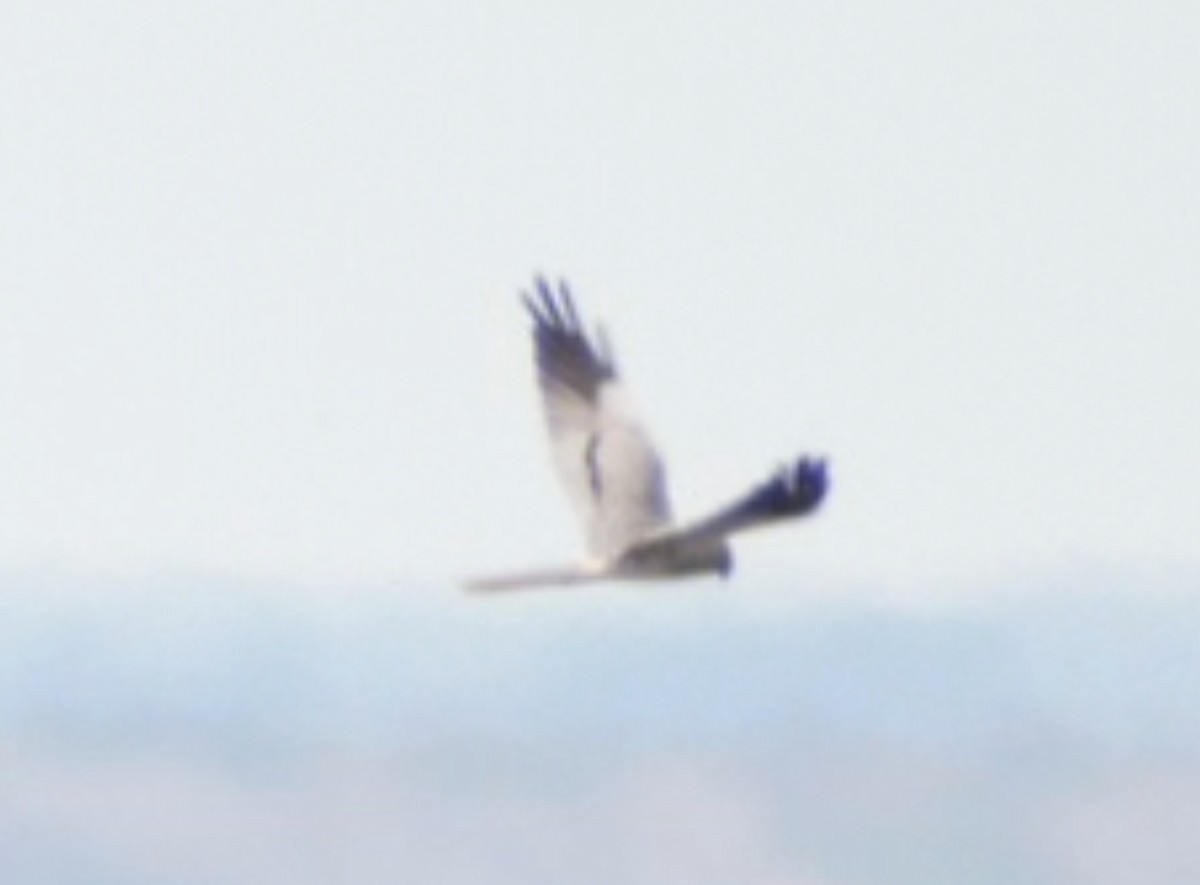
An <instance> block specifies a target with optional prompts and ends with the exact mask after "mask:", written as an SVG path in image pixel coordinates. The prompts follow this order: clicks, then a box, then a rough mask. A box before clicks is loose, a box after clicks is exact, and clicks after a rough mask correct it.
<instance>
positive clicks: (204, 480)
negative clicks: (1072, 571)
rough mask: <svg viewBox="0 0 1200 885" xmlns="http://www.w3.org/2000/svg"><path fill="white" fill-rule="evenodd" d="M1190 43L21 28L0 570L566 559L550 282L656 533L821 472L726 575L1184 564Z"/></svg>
mask: <svg viewBox="0 0 1200 885" xmlns="http://www.w3.org/2000/svg"><path fill="white" fill-rule="evenodd" d="M1197 45H1200V12H1197V11H1196V7H1194V6H1193V5H1191V4H1187V3H1182V2H1179V3H1148V4H1147V3H1138V4H1134V3H1100V4H1097V3H1090V2H1060V3H1041V2H1039V3H1032V2H1018V3H1005V4H992V5H990V6H988V7H986V8H979V7H970V8H965V7H962V6H961V5H960V4H951V3H915V4H901V5H896V4H878V3H876V4H853V3H851V4H808V5H807V6H804V5H801V4H792V3H749V4H724V3H689V4H679V3H651V4H643V3H604V4H600V3H595V4H557V3H533V2H522V3H459V4H447V3H399V4H397V3H374V4H370V3H360V4H332V3H331V4H315V3H300V4H287V5H276V4H261V3H249V4H247V3H228V4H218V3H205V4H186V5H184V4H153V3H124V4H75V5H73V6H71V5H68V6H66V7H64V6H49V5H45V4H35V3H19V4H12V5H10V6H9V7H7V9H6V14H5V26H4V28H3V31H2V32H0V59H2V60H0V72H2V74H3V76H2V77H0V107H3V113H2V114H0V168H2V169H3V173H2V174H0V303H2V304H3V306H4V310H3V321H2V322H0V415H2V416H3V421H2V422H0V489H3V494H0V562H3V563H6V564H9V565H17V566H23V565H29V564H38V563H44V562H47V561H51V562H57V563H67V564H70V565H71V566H72V567H84V568H98V569H102V570H110V571H111V570H116V571H147V570H150V571H152V570H155V569H162V568H202V569H211V570H216V571H219V572H222V573H246V574H258V575H272V576H278V577H282V578H287V579H289V580H301V581H324V580H327V579H339V580H347V579H353V580H364V579H365V580H371V581H393V580H402V579H405V578H409V577H414V576H415V577H421V578H426V579H434V580H435V585H436V586H438V587H443V586H444V587H446V588H447V589H448V588H449V587H451V586H452V580H453V579H455V578H456V577H457V576H459V575H461V574H464V573H469V572H477V571H480V570H483V569H488V570H490V569H495V568H500V567H505V566H510V565H524V564H529V563H534V562H538V561H541V560H544V559H551V560H557V559H561V558H562V556H563V555H565V554H569V553H571V552H572V551H573V550H575V549H576V545H577V539H576V534H575V531H574V526H573V525H571V523H570V522H569V521H568V516H567V509H566V506H565V503H564V502H563V501H562V500H561V497H560V495H559V492H558V489H557V488H556V487H555V485H554V480H553V478H552V476H551V474H550V471H549V469H548V467H547V463H546V459H545V450H544V443H543V440H542V437H541V425H540V418H539V416H538V414H537V411H536V402H535V400H534V392H533V390H532V386H531V384H530V379H529V366H528V341H527V340H526V326H525V320H524V318H523V316H522V315H521V313H520V310H519V308H518V305H517V302H516V298H515V295H516V291H517V289H518V288H519V287H521V286H522V285H524V284H526V282H527V280H528V279H529V277H530V275H531V274H532V273H533V272H534V271H536V270H544V271H546V272H548V273H551V274H560V273H561V274H563V275H566V276H567V277H568V278H569V279H570V280H571V282H572V283H573V285H574V287H575V290H576V293H577V295H578V297H579V300H580V302H581V304H582V307H583V309H584V310H585V311H586V312H587V313H588V314H589V315H592V316H602V317H603V318H604V319H605V321H606V323H607V325H608V327H609V330H610V332H611V334H612V336H613V338H614V340H615V345H616V348H617V353H618V357H619V358H620V360H621V362H622V365H623V367H624V369H625V370H626V374H627V376H628V377H629V379H630V381H631V383H632V385H633V388H634V392H635V394H636V396H637V397H638V400H639V402H640V404H641V406H642V407H643V410H644V413H645V414H646V416H647V419H648V421H649V423H650V425H651V428H652V430H653V431H654V432H655V434H656V436H657V438H658V441H659V442H660V444H661V445H662V447H663V448H664V450H665V452H666V454H667V456H668V458H669V465H670V468H671V477H672V480H673V486H674V496H675V499H676V502H677V504H678V509H679V510H681V511H684V512H692V511H695V510H697V509H700V508H703V507H705V506H707V505H710V504H713V503H718V502H720V501H721V500H722V499H723V498H724V497H725V496H727V495H731V494H735V493H737V492H739V491H741V490H742V489H743V488H744V487H745V486H746V485H747V484H748V483H750V482H753V481H756V480H758V479H759V478H760V477H761V476H762V475H763V474H764V472H765V471H767V470H769V469H771V468H772V467H773V466H774V465H775V464H776V463H777V462H778V461H780V460H782V459H784V458H787V457H789V456H791V455H793V454H795V453H797V452H799V451H806V450H813V451H818V452H825V453H828V454H829V455H830V456H831V458H832V461H833V469H834V482H835V485H834V490H833V497H832V499H831V501H830V506H829V508H828V512H827V513H826V514H825V515H824V516H823V517H822V518H821V519H820V520H819V521H816V522H814V523H812V524H811V525H808V526H803V527H797V528H795V529H790V530H786V531H782V530H781V531H778V532H775V533H774V534H771V535H763V536H762V537H761V538H757V539H751V540H748V541H746V542H744V543H742V544H741V545H739V552H740V555H741V572H740V575H741V580H742V581H745V582H750V583H751V586H754V584H753V582H755V581H756V580H757V579H760V578H768V577H771V576H779V575H788V576H791V577H793V578H795V579H796V580H795V584H794V585H793V586H810V587H813V588H816V589H820V588H822V587H828V586H836V585H846V584H864V583H866V584H871V585H878V586H883V587H887V588H892V589H895V590H896V591H897V592H898V593H901V594H903V593H907V592H909V591H915V590H917V589H918V588H923V587H928V586H956V585H958V584H959V583H960V582H961V581H963V580H970V581H971V582H972V583H973V584H979V583H986V582H987V581H989V580H992V579H994V578H999V577H1003V576H1005V575H1012V574H1021V573H1026V572H1028V571H1030V570H1036V569H1046V568H1074V567H1081V566H1086V565H1093V564H1096V563H1106V564H1113V565H1118V566H1132V567H1138V568H1147V567H1153V566H1155V565H1156V564H1160V563H1162V564H1165V563H1171V562H1180V561H1186V562H1194V561H1195V556H1194V550H1195V531H1196V526H1197V525H1200V467H1198V466H1197V452H1200V407H1198V406H1197V395H1196V390H1197V386H1198V384H1200V359H1198V358H1197V356H1196V353H1195V347H1196V340H1197V337H1198V334H1200V299H1198V297H1197V293H1198V292H1200V257H1198V256H1200V252H1198V251H1197V249H1196V244H1197V242H1200V217H1198V215H1197V208H1196V207H1197V206H1200V171H1198V170H1200V166H1198V164H1197V160H1196V158H1197V157H1198V156H1200V121H1198V115H1200V77H1197V75H1196V72H1195V57H1194V53H1195V47H1196V46H1197ZM443 580H444V583H442V581H443Z"/></svg>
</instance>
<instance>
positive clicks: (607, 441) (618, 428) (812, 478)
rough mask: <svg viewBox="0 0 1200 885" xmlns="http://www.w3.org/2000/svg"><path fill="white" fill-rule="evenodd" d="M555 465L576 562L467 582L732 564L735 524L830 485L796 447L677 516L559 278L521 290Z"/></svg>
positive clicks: (767, 515)
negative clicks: (719, 503)
mask: <svg viewBox="0 0 1200 885" xmlns="http://www.w3.org/2000/svg"><path fill="white" fill-rule="evenodd" d="M524 300H525V305H526V307H527V308H528V309H529V313H530V315H531V317H532V318H533V341H534V349H535V355H536V362H537V375H538V382H539V384H540V386H541V390H542V399H543V402H544V405H545V411H546V424H547V426H548V428H549V432H550V443H551V448H552V450H553V455H554V462H555V466H556V467H557V468H558V473H559V477H560V478H561V480H562V482H563V485H564V486H566V490H567V496H568V497H569V498H570V500H571V504H572V505H573V506H574V508H575V511H576V514H577V515H578V517H579V519H580V520H581V521H582V523H583V529H584V534H585V536H586V540H587V557H586V558H584V559H583V560H582V561H580V562H577V563H575V564H573V565H567V566H561V567H555V568H542V569H534V570H528V571H524V572H518V573H513V574H506V575H499V576H495V577H486V578H477V579H475V580H471V581H468V582H467V584H466V586H467V588H468V589H471V590H481V591H483V590H513V589H520V588H525V587H538V586H551V585H563V584H577V583H581V582H585V581H604V580H655V579H663V578H676V577H684V576H688V575H699V574H705V573H713V572H715V573H718V574H720V575H721V576H722V577H724V576H727V575H728V574H729V573H730V571H731V570H732V567H733V555H732V554H731V553H730V550H729V544H728V542H727V538H728V537H729V535H731V534H733V533H734V532H740V531H743V530H745V529H751V528H756V527H758V526H763V525H770V524H772V523H776V522H779V521H781V520H785V519H790V518H792V517H797V516H804V515H806V514H809V513H812V512H813V511H815V510H816V509H817V506H818V505H819V504H820V503H821V499H822V498H824V496H825V491H826V489H827V488H828V486H829V479H828V473H827V470H826V466H825V461H824V460H823V459H821V458H814V457H807V456H805V457H800V458H798V459H796V460H795V461H794V462H792V463H790V464H788V465H786V466H785V467H782V468H781V469H780V470H779V471H778V472H777V473H775V474H774V475H773V476H771V477H770V478H769V479H768V480H766V481H765V482H763V483H761V484H760V485H758V486H756V487H754V488H753V489H751V490H750V491H749V492H747V493H746V494H745V495H743V496H742V497H741V498H739V499H738V500H736V501H734V502H733V503H731V504H729V505H727V506H726V507H724V508H722V509H720V510H718V511H717V512H716V513H713V514H711V515H709V516H707V517H704V518H702V519H698V520H695V521H694V522H685V523H682V524H674V523H673V522H672V519H671V508H670V505H669V504H668V501H667V491H666V482H665V479H664V475H663V468H662V463H661V462H660V460H659V457H658V455H657V453H656V452H655V450H654V445H653V444H652V443H651V441H650V437H649V435H648V434H647V433H646V429H645V428H644V427H643V426H642V424H641V423H640V422H639V421H638V419H637V416H636V415H635V414H633V411H632V409H631V408H630V405H629V402H628V399H627V398H626V395H625V393H624V390H623V387H622V384H621V381H620V378H619V376H618V374H617V367H616V363H615V362H614V361H613V356H612V352H611V350H610V349H609V346H608V342H607V340H606V339H605V337H604V334H603V332H602V331H599V332H598V334H596V335H595V336H594V337H589V336H588V334H587V331H586V330H585V328H584V326H583V324H582V323H581V322H580V320H579V315H578V313H576V310H575V304H574V302H573V300H572V299H571V293H570V291H569V290H568V289H567V286H566V284H565V283H559V285H558V289H557V291H556V290H555V289H553V288H551V286H550V284H549V283H547V282H546V281H545V280H544V279H538V280H537V281H536V291H535V293H534V294H532V295H531V294H525V295H524Z"/></svg>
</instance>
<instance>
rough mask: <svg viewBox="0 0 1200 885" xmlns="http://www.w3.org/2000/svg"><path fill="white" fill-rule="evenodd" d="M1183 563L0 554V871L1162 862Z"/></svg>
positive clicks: (812, 871) (1099, 867)
mask: <svg viewBox="0 0 1200 885" xmlns="http://www.w3.org/2000/svg"><path fill="white" fill-rule="evenodd" d="M1196 578H1197V572H1196V571H1191V572H1189V571H1187V570H1180V571H1178V572H1176V573H1173V574H1162V573H1160V574H1158V575H1157V576H1153V577H1150V576H1144V577H1143V578H1142V579H1138V580H1133V579H1131V576H1130V575H1129V574H1127V573H1126V574H1113V575H1110V576H1109V577H1108V579H1107V580H1105V579H1104V578H1103V577H1102V576H1101V575H1099V574H1098V573H1096V572H1092V573H1090V574H1089V575H1088V576H1086V577H1085V576H1084V575H1083V574H1082V573H1081V574H1080V575H1078V576H1076V577H1075V578H1074V579H1072V578H1067V577H1065V576H1063V575H1057V576H1051V577H1045V578H1043V579H1041V580H1030V581H1029V582H1028V583H1027V584H1026V585H1025V586H1024V587H1021V588H1014V589H1015V590H1016V592H1013V593H1010V594H1009V595H1007V596H1005V595H1002V594H999V593H996V592H994V591H992V592H989V591H988V590H987V589H985V588H977V589H976V590H975V591H974V592H975V593H976V595H977V598H976V599H974V600H969V599H964V600H963V604H961V605H946V604H939V605H933V606H926V607H914V606H911V605H903V604H897V603H896V602H894V601H889V600H887V599H886V598H885V597H883V596H878V595H877V596H874V597H872V596H871V595H869V594H865V593H861V592H854V591H846V592H844V593H841V594H839V593H838V591H837V589H836V588H829V589H827V590H826V591H825V592H823V593H822V594H821V595H820V596H804V597H797V598H795V599H793V600H791V602H790V604H788V605H781V604H780V598H781V597H783V598H785V599H786V598H788V594H787V591H786V584H787V582H786V580H782V579H781V580H779V581H776V582H774V584H771V583H759V584H745V585H741V586H739V585H738V584H737V583H736V582H735V583H733V584H732V585H729V586H722V585H719V584H715V583H714V584H704V583H703V582H700V583H697V584H692V585H686V584H685V585H677V586H674V587H671V588H669V589H657V590H638V589H634V590H630V589H627V588H621V587H597V588H592V589H591V590H589V591H587V592H586V593H584V592H578V591H568V592H564V593H561V594H554V593H547V594H528V595H515V596H510V597H505V598H497V599H479V598H475V597H466V596H463V595H461V594H459V592H458V591H457V590H451V589H447V591H446V593H445V594H441V593H436V592H434V591H433V590H432V589H431V588H425V589H420V588H417V587H413V588H410V589H408V590H405V589H403V588H385V587H357V588H356V587H349V586H347V587H342V588H326V589H325V590H323V591H321V592H313V590H312V588H308V589H307V590H306V589H305V588H299V587H297V588H295V589H294V592H289V587H288V586H287V585H286V584H285V583H265V582H263V583H259V582H255V581H252V580H247V581H243V582H237V581H232V580H230V579H214V578H211V577H204V576H190V577H189V576H184V575H175V576H173V577H171V578H159V579H149V578H147V579H144V580H143V581H140V582H138V583H136V584H133V585H130V584H128V583H126V582H123V581H119V580H116V581H107V580H105V579H103V578H99V577H93V578H92V579H91V580H87V579H85V578H81V577H79V576H76V577H74V578H61V577H60V578H48V577H47V576H45V575H37V574H32V573H31V574H27V575H25V576H23V577H22V576H18V575H14V574H12V573H9V574H6V575H5V576H4V585H5V586H4V591H3V593H2V594H0V613H2V620H0V657H2V658H3V660H4V661H5V664H6V666H5V671H4V674H3V676H0V754H2V755H3V757H4V759H5V765H4V769H5V770H6V771H7V772H8V775H7V780H8V783H7V785H6V789H5V791H4V792H3V794H2V798H0V878H4V879H5V880H6V881H14V882H55V883H60V882H76V881H78V882H81V883H82V882H85V881H86V882H88V883H93V885H106V883H139V885H140V883H143V882H144V883H150V882H156V883H161V882H164V881H170V882H183V883H191V882H195V883H202V882H217V881H220V882H243V881H244V882H251V881H253V882H257V883H264V885H265V883H275V882H279V883H284V882H288V883H309V882H311V883H314V885H315V883H326V882H355V883H371V882H381V883H382V882H394V881H397V880H407V879H413V878H419V877H424V878H429V877H431V876H432V877H435V878H436V879H437V880H438V881H439V882H446V883H453V885H457V883H483V882H493V881H521V882H530V883H537V882H546V883H549V882H560V881H564V880H565V879H570V880H571V881H577V882H596V883H600V882H608V881H628V882H646V883H650V882H655V883H669V882H679V883H684V882H688V883H696V882H699V883H704V882H713V883H717V882H729V881H745V882H764V883H821V885H854V883H875V882H878V883H884V882H886V883H914V885H917V883H921V885H934V883H943V882H944V883H947V885H950V883H961V882H964V881H969V882H972V883H987V882H997V883H999V882H1006V881H1014V880H1020V881H1022V882H1028V883H1042V882H1044V883H1047V885H1050V883H1054V885H1075V883H1078V885H1117V883H1126V882H1129V883H1132V882H1135V881H1136V882H1145V881H1154V882H1156V883H1166V882H1180V883H1183V882H1185V881H1188V877H1189V876H1191V875H1193V874H1195V873H1196V872H1200V849H1198V848H1197V846H1196V843H1195V840H1194V839H1191V838H1185V834H1187V833H1189V832H1194V825H1195V823H1196V821H1197V813H1198V812H1197V810H1196V809H1197V808H1200V705H1196V704H1195V703H1194V688H1195V686H1196V685H1197V684H1200V645H1198V644H1197V643H1196V642H1195V641H1194V640H1195V636H1196V635H1198V633H1200V603H1198V602H1197V599H1196V597H1195V594H1194V593H1193V592H1192V588H1193V587H1194V586H1196Z"/></svg>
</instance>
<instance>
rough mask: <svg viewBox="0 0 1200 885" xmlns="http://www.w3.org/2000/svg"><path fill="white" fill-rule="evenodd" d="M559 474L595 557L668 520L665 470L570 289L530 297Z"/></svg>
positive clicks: (540, 288) (540, 283)
mask: <svg viewBox="0 0 1200 885" xmlns="http://www.w3.org/2000/svg"><path fill="white" fill-rule="evenodd" d="M524 299H525V304H526V306H527V307H528V308H529V313H530V315H531V316H532V318H533V340H534V349H535V353H536V362H537V374H538V382H539V384H540V386H541V390H542V400H543V404H544V406H545V413H546V424H547V427H548V429H549V432H550V444H551V449H552V452H553V456H554V463H555V467H556V468H557V470H558V474H559V477H560V479H561V480H562V483H563V485H564V487H565V488H566V491H567V497H568V498H569V499H570V501H571V504H572V506H573V507H574V509H575V512H576V514H577V515H578V517H579V519H580V520H581V522H582V523H583V527H584V534H585V536H586V539H587V548H588V551H589V553H591V554H592V555H594V556H597V557H601V558H608V557H610V556H612V555H614V554H616V553H619V552H620V551H622V550H624V549H625V548H626V547H628V546H629V544H630V543H632V542H633V541H635V540H637V539H638V538H641V537H644V536H645V535H646V534H648V533H649V532H652V531H654V530H655V529H658V528H661V527H662V526H664V525H666V524H667V523H668V522H669V521H670V506H669V504H668V502H667V495H666V488H665V479H664V475H663V468H662V464H661V462H660V461H659V458H658V455H657V454H656V453H655V451H654V446H653V444H652V443H651V441H650V437H649V435H648V434H647V433H646V431H645V429H644V428H643V427H642V425H641V424H640V423H639V422H638V420H637V418H636V417H635V416H634V414H633V412H632V410H631V408H630V405H629V402H628V398H627V395H626V394H625V393H624V391H623V390H622V387H621V385H620V382H619V379H618V377H617V369H616V365H615V363H614V362H613V358H612V354H611V353H610V351H609V348H608V344H607V342H606V341H605V339H604V336H603V333H601V334H599V335H598V336H597V338H596V340H595V341H592V340H591V339H589V337H588V335H587V333H586V331H585V330H584V328H583V325H582V324H581V323H580V321H579V315H578V314H577V313H576V311H575V304H574V302H573V301H572V299H571V293H570V291H569V290H568V289H567V286H566V284H565V283H562V282H560V283H559V285H558V289H557V291H555V290H554V289H552V288H551V287H550V284H549V283H547V282H546V281H545V280H544V279H541V278H539V279H538V280H537V281H536V291H535V292H534V293H533V294H528V293H526V294H525V295H524Z"/></svg>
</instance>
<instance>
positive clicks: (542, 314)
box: [521, 274, 582, 332]
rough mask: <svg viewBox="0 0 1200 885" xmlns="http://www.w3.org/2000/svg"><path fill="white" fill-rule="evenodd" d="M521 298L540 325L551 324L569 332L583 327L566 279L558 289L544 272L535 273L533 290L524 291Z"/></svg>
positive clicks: (560, 283)
mask: <svg viewBox="0 0 1200 885" xmlns="http://www.w3.org/2000/svg"><path fill="white" fill-rule="evenodd" d="M521 300H522V301H523V302H524V303H525V309H526V310H528V311H529V315H530V316H531V317H532V318H533V321H534V323H535V324H536V325H538V326H539V327H545V326H549V327H553V328H556V329H562V330H564V331H568V332H577V331H579V330H580V329H581V328H582V327H581V326H580V323H579V314H578V313H577V312H576V310H575V301H574V299H573V298H572V297H571V289H570V287H569V286H568V285H567V281H566V280H563V279H560V280H559V281H558V286H557V289H556V288H555V286H554V285H553V284H551V282H550V280H549V279H548V278H547V277H546V276H545V275H544V274H535V275H534V278H533V291H532V292H530V291H522V292H521Z"/></svg>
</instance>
